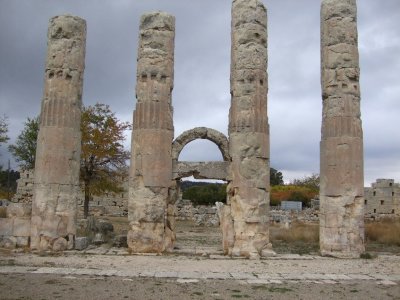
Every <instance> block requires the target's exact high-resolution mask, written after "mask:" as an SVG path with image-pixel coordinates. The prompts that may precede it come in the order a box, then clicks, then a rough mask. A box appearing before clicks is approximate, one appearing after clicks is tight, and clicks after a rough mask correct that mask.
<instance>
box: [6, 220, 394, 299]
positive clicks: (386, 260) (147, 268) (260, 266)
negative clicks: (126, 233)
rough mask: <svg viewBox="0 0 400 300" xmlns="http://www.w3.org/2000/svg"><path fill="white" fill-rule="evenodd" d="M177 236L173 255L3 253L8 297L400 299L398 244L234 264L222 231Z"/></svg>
mask: <svg viewBox="0 0 400 300" xmlns="http://www.w3.org/2000/svg"><path fill="white" fill-rule="evenodd" d="M124 222H125V221H124V220H123V219H122V220H119V221H118V222H116V223H119V225H118V226H117V228H116V231H117V233H120V232H122V231H123V230H125V229H124V228H125V225H124ZM116 223H114V224H116ZM274 230H278V231H279V228H275V229H273V228H272V230H271V232H273V231H274ZM176 232H177V243H176V247H175V250H174V252H173V253H169V254H165V255H145V256H140V255H128V252H127V251H126V250H124V249H114V248H110V247H111V246H109V245H103V246H102V247H99V248H96V249H92V250H88V251H86V252H76V251H75V252H74V251H72V252H65V253H62V254H57V255H54V254H45V253H42V254H32V253H24V252H10V251H0V299H85V300H88V299H182V300H183V299H363V300H365V299H380V300H384V299H400V251H399V250H398V248H396V247H395V248H392V249H390V251H385V250H386V249H385V248H382V247H381V248H379V247H378V246H376V245H375V246H376V247H375V250H376V252H374V255H373V256H374V258H373V259H353V260H343V259H334V258H323V257H319V256H318V255H317V252H318V243H315V242H313V243H307V242H301V241H299V242H296V243H293V242H291V243H289V242H285V241H279V240H275V241H274V242H273V244H274V249H275V251H276V252H277V253H278V255H277V256H276V257H273V258H268V259H262V260H248V259H231V258H227V257H224V256H222V249H221V232H220V230H219V228H214V227H209V228H207V227H196V226H194V225H193V223H191V222H178V226H177V231H176ZM278 233H279V232H278ZM274 235H276V236H278V235H277V232H275V233H274ZM288 252H291V253H297V252H298V254H290V255H288V254H286V253H288Z"/></svg>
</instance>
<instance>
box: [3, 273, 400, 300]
mask: <svg viewBox="0 0 400 300" xmlns="http://www.w3.org/2000/svg"><path fill="white" fill-rule="evenodd" d="M0 289H1V294H0V299H4V300H5V299H7V300H8V299H21V300H22V299H26V300H28V299H32V300H39V299H43V300H44V299H60V300H63V299H75V300H78V299H83V300H88V299H98V300H102V299H107V300H108V299H138V300H139V299H140V300H146V299H165V300H169V299H181V300H184V299H215V300H217V299H304V300H306V299H307V300H308V299H362V300H365V299H380V300H385V299H400V287H399V286H398V285H397V286H384V285H376V284H373V283H370V282H366V281H355V282H348V283H343V284H340V283H338V284H319V283H312V282H289V283H282V284H268V285H265V284H245V283H241V282H238V281H236V280H201V281H198V282H181V283H180V282H178V281H177V280H176V279H154V278H151V279H149V278H121V277H104V276H95V277H94V276H64V275H54V274H51V275H50V274H42V275H37V274H1V275H0Z"/></svg>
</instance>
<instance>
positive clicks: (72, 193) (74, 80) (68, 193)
mask: <svg viewBox="0 0 400 300" xmlns="http://www.w3.org/2000/svg"><path fill="white" fill-rule="evenodd" d="M85 43H86V22H85V21H84V20H82V19H80V18H78V17H73V16H69V15H66V16H59V17H54V18H52V19H51V20H50V25H49V31H48V48H47V61H46V72H45V84H44V95H43V101H42V110H41V114H40V127H39V134H38V141H37V149H36V161H35V175H34V176H35V182H34V192H33V201H32V221H31V245H30V246H31V249H39V250H47V249H54V250H60V249H61V250H63V249H67V248H68V249H72V248H73V247H74V239H75V234H76V228H75V227H76V209H77V199H78V194H79V192H80V187H79V167H80V153H81V132H80V120H81V104H82V85H83V70H84V67H85V61H84V59H85Z"/></svg>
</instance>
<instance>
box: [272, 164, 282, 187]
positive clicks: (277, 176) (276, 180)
mask: <svg viewBox="0 0 400 300" xmlns="http://www.w3.org/2000/svg"><path fill="white" fill-rule="evenodd" d="M269 182H270V184H271V185H283V184H284V182H283V175H282V172H279V171H278V170H276V169H274V168H271V169H270V175H269Z"/></svg>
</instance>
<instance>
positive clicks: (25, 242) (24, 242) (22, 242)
mask: <svg viewBox="0 0 400 300" xmlns="http://www.w3.org/2000/svg"><path fill="white" fill-rule="evenodd" d="M16 239H17V247H28V246H29V240H30V239H29V237H26V236H17V237H16Z"/></svg>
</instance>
